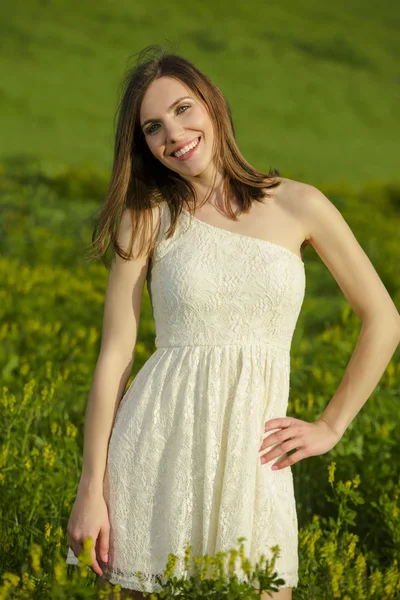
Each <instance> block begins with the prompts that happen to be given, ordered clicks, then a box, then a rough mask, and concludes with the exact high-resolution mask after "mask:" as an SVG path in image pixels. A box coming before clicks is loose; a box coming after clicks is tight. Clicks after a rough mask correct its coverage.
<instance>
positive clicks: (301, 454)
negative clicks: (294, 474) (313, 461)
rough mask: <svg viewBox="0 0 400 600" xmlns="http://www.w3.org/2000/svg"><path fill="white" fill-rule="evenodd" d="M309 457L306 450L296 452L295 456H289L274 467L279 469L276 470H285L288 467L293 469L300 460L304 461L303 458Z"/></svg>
mask: <svg viewBox="0 0 400 600" xmlns="http://www.w3.org/2000/svg"><path fill="white" fill-rule="evenodd" d="M307 456H308V454H307V452H305V451H304V450H298V451H297V452H294V453H293V454H291V455H290V456H287V457H286V458H284V459H283V460H281V461H278V462H276V463H275V464H274V465H273V466H274V467H277V469H276V470H281V469H285V468H286V467H291V466H293V465H294V464H296V463H297V462H299V461H300V460H303V458H307Z"/></svg>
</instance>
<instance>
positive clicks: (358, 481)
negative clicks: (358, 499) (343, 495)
mask: <svg viewBox="0 0 400 600" xmlns="http://www.w3.org/2000/svg"><path fill="white" fill-rule="evenodd" d="M360 482H361V479H360V476H359V474H358V473H357V475H356V476H355V477H354V479H353V488H354V489H356V488H358V486H359V485H360Z"/></svg>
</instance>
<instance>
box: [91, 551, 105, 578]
mask: <svg viewBox="0 0 400 600" xmlns="http://www.w3.org/2000/svg"><path fill="white" fill-rule="evenodd" d="M90 554H91V557H92V565H91V568H92V569H93V571H94V572H95V573H97V575H99V576H100V577H101V576H102V575H103V571H102V569H101V567H100V565H99V563H98V562H97V557H96V550H95V548H94V546H93V548H92V549H91V552H90Z"/></svg>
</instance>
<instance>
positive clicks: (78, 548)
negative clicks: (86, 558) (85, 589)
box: [68, 536, 103, 577]
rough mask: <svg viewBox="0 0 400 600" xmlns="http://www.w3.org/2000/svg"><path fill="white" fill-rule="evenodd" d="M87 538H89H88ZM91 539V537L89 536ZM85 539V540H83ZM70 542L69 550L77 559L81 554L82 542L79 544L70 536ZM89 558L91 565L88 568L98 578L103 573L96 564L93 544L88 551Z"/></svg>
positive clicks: (75, 538)
mask: <svg viewBox="0 0 400 600" xmlns="http://www.w3.org/2000/svg"><path fill="white" fill-rule="evenodd" d="M88 537H89V536H88ZM91 537H92V539H94V538H93V536H91ZM85 539H87V538H85ZM70 540H71V541H68V545H69V547H70V548H71V550H72V552H73V553H74V554H75V556H76V558H79V555H80V554H81V553H82V550H83V542H81V541H80V540H79V539H78V538H77V537H76V536H75V537H74V536H71V538H70ZM90 558H91V564H90V565H89V566H90V568H91V569H92V570H93V571H94V572H95V573H96V574H97V575H99V576H100V577H101V576H102V575H103V571H102V569H101V567H100V565H99V563H98V562H97V556H96V544H93V546H92V548H91V550H90Z"/></svg>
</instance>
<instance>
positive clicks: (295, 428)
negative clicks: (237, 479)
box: [259, 417, 342, 470]
mask: <svg viewBox="0 0 400 600" xmlns="http://www.w3.org/2000/svg"><path fill="white" fill-rule="evenodd" d="M273 429H280V431H276V432H275V433H271V434H269V435H268V436H267V437H265V438H264V440H263V443H262V444H261V447H260V450H259V452H262V451H263V450H265V449H266V448H268V447H269V446H274V448H272V450H270V451H269V452H267V453H266V454H264V455H263V456H262V457H261V463H263V464H265V463H268V462H269V461H271V460H273V459H274V458H276V457H277V456H281V455H282V454H285V453H286V452H290V450H293V449H294V448H296V450H297V452H293V454H291V455H290V456H287V457H286V458H284V459H283V460H279V461H277V462H275V463H274V465H273V466H275V467H277V469H284V468H285V467H289V466H292V465H294V464H295V463H297V462H299V461H300V460H302V459H303V458H307V457H309V456H318V455H319V454H325V453H326V452H329V450H332V448H333V447H334V446H336V444H337V443H338V441H339V440H340V439H341V437H342V436H341V435H339V434H338V433H337V432H335V431H334V430H333V429H332V428H331V427H330V426H329V425H328V424H327V423H325V422H324V421H323V420H322V419H318V420H317V421H314V422H313V423H308V422H307V421H302V420H301V419H295V418H293V417H283V418H280V419H279V418H278V419H271V420H270V421H267V422H266V423H265V429H264V431H265V433H266V432H267V431H270V430H273ZM271 468H272V467H271ZM277 469H276V468H275V469H274V470H277Z"/></svg>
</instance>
